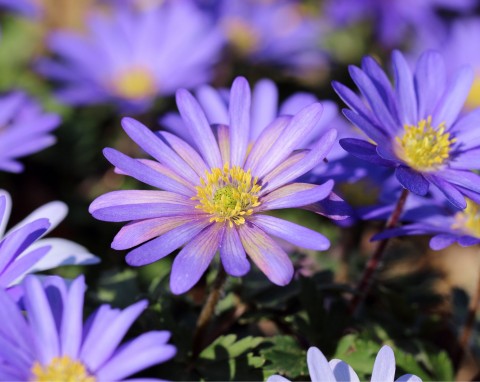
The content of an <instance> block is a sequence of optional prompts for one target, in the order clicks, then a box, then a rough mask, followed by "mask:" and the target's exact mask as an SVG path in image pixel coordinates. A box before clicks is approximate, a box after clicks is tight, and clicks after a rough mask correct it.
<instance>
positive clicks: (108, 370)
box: [95, 331, 176, 381]
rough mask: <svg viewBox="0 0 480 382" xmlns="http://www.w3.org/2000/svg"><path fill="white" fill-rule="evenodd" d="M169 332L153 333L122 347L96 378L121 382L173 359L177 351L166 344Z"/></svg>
mask: <svg viewBox="0 0 480 382" xmlns="http://www.w3.org/2000/svg"><path fill="white" fill-rule="evenodd" d="M169 337H170V333H169V332H158V331H151V332H148V333H144V334H142V335H140V336H138V337H137V338H135V339H134V340H132V341H130V342H128V343H126V344H125V345H123V346H121V347H120V348H119V349H118V350H117V351H116V352H115V354H114V355H113V356H112V358H111V359H109V360H108V361H107V362H106V364H105V365H103V366H102V367H101V368H100V369H99V370H98V371H97V372H96V373H95V376H96V377H97V379H99V380H101V381H121V380H124V379H125V378H126V377H128V376H129V375H132V374H135V373H137V372H139V371H141V370H144V369H146V368H148V367H150V366H153V365H156V364H158V363H161V362H165V361H166V360H168V359H170V358H172V357H173V356H174V355H175V354H176V349H175V347H174V346H172V345H168V344H166V342H167V341H168V338H169Z"/></svg>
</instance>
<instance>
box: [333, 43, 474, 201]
mask: <svg viewBox="0 0 480 382" xmlns="http://www.w3.org/2000/svg"><path fill="white" fill-rule="evenodd" d="M392 62H393V69H394V74H395V85H394V86H392V85H391V83H390V81H389V80H388V77H387V75H386V74H385V73H384V72H383V71H382V70H381V68H380V67H379V65H378V64H377V63H376V62H375V61H374V60H373V59H372V58H371V57H366V58H364V59H363V61H362V69H360V68H358V67H355V66H351V67H350V75H351V77H352V79H353V81H354V82H355V83H356V85H357V86H358V88H359V89H360V92H361V93H362V95H363V97H364V99H365V102H363V101H362V99H361V98H360V97H359V96H358V95H356V94H355V93H354V92H353V91H351V90H350V89H349V88H347V87H346V86H344V85H342V84H340V83H337V82H334V83H333V87H334V88H335V90H336V91H337V93H338V94H339V95H340V97H341V98H342V99H343V100H344V101H345V103H347V105H348V106H349V107H350V110H348V109H346V110H344V114H345V116H346V117H347V118H348V119H349V120H350V121H351V122H352V123H353V124H355V125H356V126H358V127H359V128H360V129H362V130H363V131H364V132H365V133H366V134H367V135H368V137H369V138H370V139H371V140H372V141H373V142H374V143H371V142H367V141H364V140H359V139H350V138H347V139H343V140H341V141H340V144H341V145H342V147H343V148H344V149H345V150H347V151H349V152H350V153H351V154H353V155H354V156H357V157H359V158H361V159H364V160H367V161H370V162H372V163H375V164H377V165H382V166H387V167H392V168H394V169H395V176H396V178H397V179H398V181H399V182H400V184H401V185H402V186H403V187H404V188H406V189H408V190H410V191H411V192H413V193H414V194H417V195H425V194H427V192H428V190H429V187H430V185H432V184H433V185H434V186H436V187H437V188H438V189H439V190H440V191H441V192H442V193H443V194H444V195H445V197H446V198H447V199H448V200H449V201H450V202H451V203H452V204H453V205H455V206H456V207H457V208H461V209H463V208H465V207H466V201H465V198H464V197H465V196H466V197H468V198H470V199H473V200H475V201H477V202H479V201H480V177H479V176H478V175H477V174H475V173H473V172H472V171H471V170H474V169H479V168H480V160H479V159H480V134H478V132H477V129H476V126H478V123H479V122H480V110H475V111H472V112H470V113H469V114H466V115H463V116H459V114H460V112H461V110H462V108H463V104H464V102H465V99H466V98H467V95H468V93H469V91H470V86H471V83H472V70H471V68H470V67H462V68H461V69H459V70H458V72H457V73H456V75H455V76H454V77H453V78H451V79H450V80H449V81H448V80H447V76H446V74H445V66H444V62H443V58H442V56H441V55H440V54H439V53H438V52H434V51H428V52H425V53H424V54H422V56H421V57H420V59H419V60H418V63H417V65H416V68H415V72H414V73H413V74H412V72H411V70H410V68H409V66H408V65H407V63H406V61H405V59H404V57H403V55H402V54H401V53H400V52H398V51H395V52H393V54H392Z"/></svg>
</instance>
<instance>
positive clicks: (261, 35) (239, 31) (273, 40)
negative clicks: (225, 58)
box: [219, 0, 327, 75]
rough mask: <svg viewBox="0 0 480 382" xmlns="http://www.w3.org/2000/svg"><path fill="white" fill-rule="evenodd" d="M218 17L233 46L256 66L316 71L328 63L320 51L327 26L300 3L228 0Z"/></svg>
mask: <svg viewBox="0 0 480 382" xmlns="http://www.w3.org/2000/svg"><path fill="white" fill-rule="evenodd" d="M219 14H220V20H219V23H220V25H221V27H222V29H223V30H224V31H225V34H226V36H227V39H228V41H229V44H230V46H231V47H232V48H233V49H234V50H235V51H236V52H237V54H239V55H240V56H241V57H244V58H246V59H247V60H249V61H252V62H253V63H273V64H276V65H279V66H286V67H293V68H297V69H313V68H318V67H323V66H325V64H326V62H327V57H326V54H325V52H324V51H322V50H321V36H322V35H323V34H324V30H323V29H324V28H323V25H324V24H325V23H322V22H321V21H320V20H319V19H318V17H314V16H313V15H310V14H308V13H307V12H306V11H305V9H302V4H301V3H300V2H299V1H297V0H287V1H256V0H229V1H224V2H221V3H220V5H219ZM297 75H298V71H297Z"/></svg>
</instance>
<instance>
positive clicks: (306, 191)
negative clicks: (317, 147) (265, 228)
mask: <svg viewBox="0 0 480 382" xmlns="http://www.w3.org/2000/svg"><path fill="white" fill-rule="evenodd" d="M333 184H334V182H333V180H328V181H326V182H325V183H324V184H322V185H320V186H316V185H314V184H309V183H292V184H288V185H286V186H283V187H281V188H277V189H276V190H275V191H272V192H270V193H269V194H268V195H266V196H264V197H262V198H261V203H262V204H260V206H259V207H257V211H266V210H275V209H281V208H295V207H303V206H306V205H308V204H312V203H315V202H318V201H319V200H322V199H325V198H326V197H328V195H329V194H330V192H331V191H332V188H333Z"/></svg>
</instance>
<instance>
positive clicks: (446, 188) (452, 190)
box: [428, 175, 467, 210]
mask: <svg viewBox="0 0 480 382" xmlns="http://www.w3.org/2000/svg"><path fill="white" fill-rule="evenodd" d="M428 180H429V181H430V182H432V183H433V184H434V185H435V186H436V187H437V188H438V189H439V190H440V192H441V193H442V194H443V195H445V197H446V198H447V200H448V201H449V202H450V203H452V204H453V205H454V206H455V207H457V208H459V209H462V210H463V209H465V208H466V207H467V202H466V200H465V197H464V196H463V194H462V193H461V192H460V191H459V190H458V189H457V187H455V186H454V185H453V184H451V183H449V182H448V181H446V180H444V179H442V178H440V177H439V176H434V175H430V176H428Z"/></svg>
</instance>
